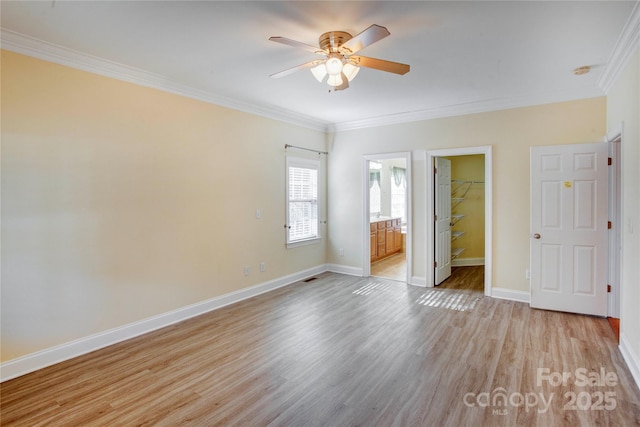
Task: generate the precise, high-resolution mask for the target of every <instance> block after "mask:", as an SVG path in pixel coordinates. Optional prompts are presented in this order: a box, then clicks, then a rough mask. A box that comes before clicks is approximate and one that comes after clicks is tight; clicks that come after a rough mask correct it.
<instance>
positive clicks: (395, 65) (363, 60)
mask: <svg viewBox="0 0 640 427" xmlns="http://www.w3.org/2000/svg"><path fill="white" fill-rule="evenodd" d="M349 62H351V63H352V64H353V65H356V66H358V67H365V68H373V69H376V70H380V71H386V72H389V73H395V74H407V73H408V72H409V70H410V66H409V65H408V64H401V63H399V62H392V61H387V60H384V59H376V58H369V57H366V56H353V55H352V56H350V57H349Z"/></svg>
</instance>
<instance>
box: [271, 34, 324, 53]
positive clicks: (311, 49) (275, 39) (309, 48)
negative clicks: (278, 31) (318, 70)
mask: <svg viewBox="0 0 640 427" xmlns="http://www.w3.org/2000/svg"><path fill="white" fill-rule="evenodd" d="M269 40H271V41H272V42H277V43H282V44H286V45H287V46H292V47H297V48H300V49H304V50H306V51H309V52H313V53H317V54H318V55H325V54H326V52H324V51H323V50H322V49H320V48H319V47H317V46H311V45H310V44H306V43H302V42H299V41H296V40H291V39H288V38H286V37H269Z"/></svg>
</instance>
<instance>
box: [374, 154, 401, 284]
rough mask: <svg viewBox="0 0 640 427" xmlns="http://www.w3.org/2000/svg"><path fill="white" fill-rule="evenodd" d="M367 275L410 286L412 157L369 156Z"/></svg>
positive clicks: (397, 155) (393, 155) (398, 155)
mask: <svg viewBox="0 0 640 427" xmlns="http://www.w3.org/2000/svg"><path fill="white" fill-rule="evenodd" d="M364 172H365V174H364V186H363V190H364V196H365V197H364V199H365V200H364V225H365V236H367V237H368V238H365V239H364V241H365V248H364V249H365V250H364V251H363V254H364V255H365V259H364V260H363V266H364V267H363V275H364V276H376V277H382V278H386V279H391V280H397V281H402V282H406V283H409V281H410V271H411V267H410V265H411V237H410V236H411V234H410V230H411V208H410V206H411V203H410V199H411V198H410V194H411V157H410V153H388V154H379V155H369V156H365V162H364Z"/></svg>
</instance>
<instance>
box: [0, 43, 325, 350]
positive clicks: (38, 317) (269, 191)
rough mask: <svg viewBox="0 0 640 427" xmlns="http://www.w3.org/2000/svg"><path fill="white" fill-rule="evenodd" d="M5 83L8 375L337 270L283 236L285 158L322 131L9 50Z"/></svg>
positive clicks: (316, 143)
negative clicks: (26, 363) (83, 346)
mask: <svg viewBox="0 0 640 427" xmlns="http://www.w3.org/2000/svg"><path fill="white" fill-rule="evenodd" d="M1 83H2V86H1V89H2V134H1V137H2V307H1V309H2V313H1V316H2V317H1V323H2V355H1V360H2V361H6V360H10V359H13V358H16V357H18V356H22V355H25V354H29V353H33V352H35V351H38V350H42V349H45V348H49V347H51V346H55V345H58V344H62V343H66V342H69V341H71V340H74V339H78V338H82V337H86V336H89V335H91V334H95V333H98V332H101V331H105V330H108V329H111V328H115V327H119V326H122V325H126V324H129V323H131V322H136V321H139V320H141V319H144V318H147V317H150V316H154V315H158V314H162V313H166V312H168V311H171V310H174V309H177V308H180V307H184V306H186V305H189V304H193V303H196V302H200V301H204V300H206V299H209V298H212V297H216V296H219V295H223V294H226V293H229V292H232V291H236V290H239V289H242V288H246V287H248V286H251V285H255V284H258V283H264V282H266V281H268V280H271V279H274V278H280V277H283V276H286V275H288V274H292V273H295V272H299V271H302V270H305V269H308V268H312V267H315V266H318V265H322V264H323V263H324V262H325V254H326V239H323V241H322V243H321V244H319V245H311V246H304V247H299V248H295V249H290V250H287V249H286V248H285V245H284V232H283V224H284V218H285V214H284V206H285V204H284V161H285V157H284V144H294V145H304V146H306V147H309V148H314V149H320V150H324V149H325V135H324V133H322V132H317V131H312V130H309V129H305V128H302V127H298V126H294V125H290V124H285V123H282V122H278V121H274V120H269V119H265V118H261V117H257V116H254V115H251V114H246V113H242V112H239V111H235V110H230V109H226V108H222V107H218V106H215V105H211V104H208V103H204V102H199V101H195V100H192V99H187V98H184V97H180V96H177V95H172V94H168V93H164V92H161V91H158V90H153V89H149V88H144V87H141V86H137V85H134V84H129V83H125V82H122V81H118V80H114V79H110V78H106V77H102V76H98V75H94V74H91V73H87V72H82V71H78V70H75V69H71V68H68V67H64V66H60V65H55V64H52V63H49V62H44V61H40V60H37V59H33V58H29V57H26V56H22V55H18V54H15V53H11V52H6V51H3V52H2V82H1ZM296 154H298V153H296ZM322 162H323V166H322V168H323V170H322V173H323V174H324V172H325V169H326V165H325V163H326V161H325V160H324V159H323V161H322ZM325 187H326V186H325ZM324 196H325V193H324V189H323V190H322V194H321V197H324ZM256 209H261V211H262V218H261V219H256V215H255V212H256ZM321 216H322V217H323V218H324V217H326V212H325V209H324V208H322V212H321ZM322 232H323V233H324V230H322ZM260 262H265V263H266V266H267V271H266V272H264V273H260V272H259V268H258V265H259V263H260ZM245 265H247V266H250V267H251V275H250V276H249V277H244V275H243V266H245Z"/></svg>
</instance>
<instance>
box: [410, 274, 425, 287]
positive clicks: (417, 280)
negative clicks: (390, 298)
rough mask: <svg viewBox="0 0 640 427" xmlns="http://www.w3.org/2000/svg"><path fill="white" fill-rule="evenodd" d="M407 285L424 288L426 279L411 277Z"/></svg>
mask: <svg viewBox="0 0 640 427" xmlns="http://www.w3.org/2000/svg"><path fill="white" fill-rule="evenodd" d="M409 284H410V285H413V286H420V287H421V288H426V287H427V278H426V277H419V276H411V282H409Z"/></svg>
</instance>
